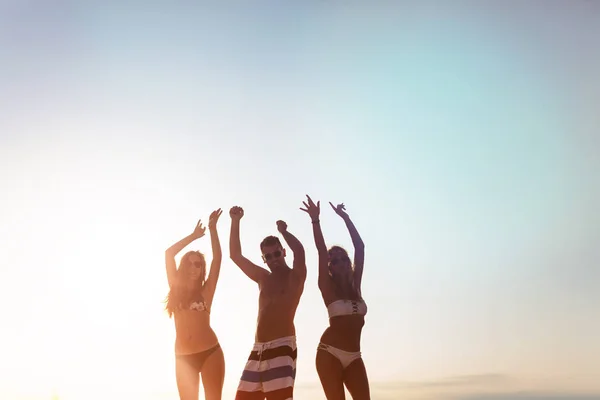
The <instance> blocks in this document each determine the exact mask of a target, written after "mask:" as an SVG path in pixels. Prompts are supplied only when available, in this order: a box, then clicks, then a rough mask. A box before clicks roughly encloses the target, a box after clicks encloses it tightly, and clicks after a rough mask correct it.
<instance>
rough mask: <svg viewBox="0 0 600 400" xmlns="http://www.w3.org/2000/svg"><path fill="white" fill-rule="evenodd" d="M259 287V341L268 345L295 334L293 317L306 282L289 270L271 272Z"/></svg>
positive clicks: (257, 337)
mask: <svg viewBox="0 0 600 400" xmlns="http://www.w3.org/2000/svg"><path fill="white" fill-rule="evenodd" d="M259 287H260V295H259V298H258V325H257V328H256V341H257V342H268V341H271V340H275V339H277V338H281V337H285V336H293V335H295V334H296V329H295V327H294V317H295V315H296V309H297V308H298V303H299V301H300V296H301V295H302V291H303V290H304V281H303V280H302V279H299V278H298V276H296V275H295V274H294V273H293V272H292V271H291V270H289V269H287V270H283V271H277V272H274V273H270V274H269V275H268V276H267V277H265V278H264V279H263V280H262V281H261V282H260V284H259Z"/></svg>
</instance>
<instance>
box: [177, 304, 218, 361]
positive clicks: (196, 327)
mask: <svg viewBox="0 0 600 400" xmlns="http://www.w3.org/2000/svg"><path fill="white" fill-rule="evenodd" d="M174 319H175V335H176V337H175V354H194V353H200V352H201V351H204V350H208V349H210V348H211V347H213V346H215V345H216V344H217V343H219V340H218V338H217V335H216V334H215V332H214V331H213V330H212V328H211V326H210V314H209V313H208V312H206V311H197V310H185V309H183V310H176V311H175V312H174Z"/></svg>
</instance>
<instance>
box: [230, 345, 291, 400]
mask: <svg viewBox="0 0 600 400" xmlns="http://www.w3.org/2000/svg"><path fill="white" fill-rule="evenodd" d="M297 354H298V352H297V350H296V337H295V336H287V337H283V338H279V339H275V340H271V341H270V342H263V343H261V342H258V343H255V344H254V347H253V349H252V352H251V353H250V357H248V362H247V363H246V366H245V367H244V372H243V373H242V378H241V379H240V384H239V386H238V390H237V393H236V395H235V399H236V400H255V399H261V400H262V399H264V398H265V397H266V398H267V400H291V399H293V397H294V379H295V378H296V356H297Z"/></svg>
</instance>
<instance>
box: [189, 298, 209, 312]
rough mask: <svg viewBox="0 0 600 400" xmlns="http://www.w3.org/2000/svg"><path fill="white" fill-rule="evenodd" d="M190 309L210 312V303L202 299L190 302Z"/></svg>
mask: <svg viewBox="0 0 600 400" xmlns="http://www.w3.org/2000/svg"><path fill="white" fill-rule="evenodd" d="M189 309H190V310H193V311H206V312H207V313H209V314H210V310H209V309H208V304H206V302H205V301H204V300H202V301H193V302H191V303H190V307H189Z"/></svg>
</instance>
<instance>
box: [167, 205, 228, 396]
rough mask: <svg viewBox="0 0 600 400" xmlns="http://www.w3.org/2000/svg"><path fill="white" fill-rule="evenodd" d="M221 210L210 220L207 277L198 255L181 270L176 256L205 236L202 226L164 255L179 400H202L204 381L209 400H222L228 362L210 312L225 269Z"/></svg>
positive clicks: (184, 261) (185, 259)
mask: <svg viewBox="0 0 600 400" xmlns="http://www.w3.org/2000/svg"><path fill="white" fill-rule="evenodd" d="M221 212H222V211H221V209H218V210H215V211H213V212H212V213H211V214H210V217H209V220H208V230H209V232H210V239H211V244H212V253H213V259H212V263H211V264H210V272H209V274H208V278H207V277H206V261H205V260H204V255H203V254H202V253H200V252H199V251H189V252H187V253H186V254H185V255H184V256H183V257H182V258H181V262H180V263H179V268H177V266H176V263H175V256H176V255H177V253H179V252H180V251H181V250H183V249H184V247H186V246H187V245H188V244H190V243H191V242H193V241H194V240H196V239H200V238H201V237H202V236H204V232H205V231H206V228H204V227H203V226H202V223H201V222H200V221H198V224H197V225H196V228H195V229H194V231H193V232H192V233H191V234H190V235H188V236H186V237H184V238H183V239H181V240H180V241H178V242H177V243H175V244H174V245H173V246H171V247H169V248H168V249H167V251H166V252H165V263H166V266H167V279H168V280H169V287H170V290H169V295H168V296H167V300H166V307H165V308H166V310H167V312H168V313H169V317H171V316H174V319H175V333H176V338H175V374H176V378H177V389H178V390H179V398H180V399H181V400H198V391H199V384H200V375H201V376H202V386H204V394H205V397H206V399H207V400H221V393H222V391H223V380H224V377H225V359H224V357H223V350H222V349H221V346H220V345H219V340H218V339H217V335H216V334H215V332H214V331H213V330H212V328H211V326H210V309H211V305H212V300H213V297H214V295H215V288H216V286H217V281H218V279H219V272H220V269H221V258H222V255H221V244H220V243H219V236H218V234H217V221H218V219H219V217H220V216H221Z"/></svg>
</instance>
